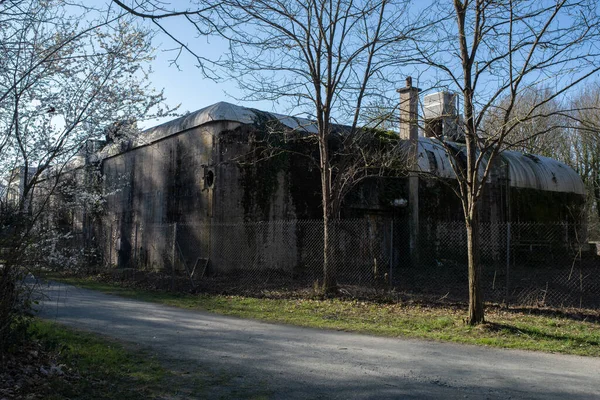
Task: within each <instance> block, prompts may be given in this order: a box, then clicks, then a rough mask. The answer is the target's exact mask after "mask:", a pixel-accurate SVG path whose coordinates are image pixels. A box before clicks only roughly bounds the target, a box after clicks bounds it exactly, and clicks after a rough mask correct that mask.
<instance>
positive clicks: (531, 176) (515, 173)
mask: <svg viewBox="0 0 600 400" xmlns="http://www.w3.org/2000/svg"><path fill="white" fill-rule="evenodd" d="M456 146H461V145H459V144H456ZM418 151H419V159H418V164H419V169H420V170H421V171H424V172H429V173H432V174H435V175H437V176H440V177H442V178H448V179H455V178H456V175H455V173H454V170H453V169H452V165H451V164H450V160H449V159H448V155H447V154H446V151H445V149H444V147H443V145H442V144H441V143H440V142H439V141H438V140H437V139H434V138H425V137H419V149H418ZM500 158H501V159H502V160H503V161H504V162H506V164H507V165H508V175H509V176H508V178H509V182H510V186H512V187H518V188H528V189H538V190H546V191H550V192H566V193H577V194H581V195H585V187H584V185H583V181H582V180H581V177H580V176H579V175H578V174H577V172H575V171H574V170H573V169H572V168H570V167H569V166H567V165H565V164H563V163H561V162H559V161H556V160H554V159H552V158H548V157H543V156H536V155H531V154H523V153H519V152H516V151H503V152H502V153H500ZM481 168H482V169H483V168H485V164H484V165H482V166H481ZM482 172H483V171H482Z"/></svg>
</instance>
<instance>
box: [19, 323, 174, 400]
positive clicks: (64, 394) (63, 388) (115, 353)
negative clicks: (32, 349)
mask: <svg viewBox="0 0 600 400" xmlns="http://www.w3.org/2000/svg"><path fill="white" fill-rule="evenodd" d="M30 332H31V334H32V338H33V339H34V340H37V341H39V342H40V343H41V345H42V348H44V349H45V350H46V351H49V352H50V353H51V354H54V355H55V356H54V357H55V358H56V359H55V361H54V362H53V364H54V365H49V366H45V370H46V371H48V373H49V374H50V375H49V379H47V380H46V381H45V382H44V386H45V387H44V388H43V389H41V388H38V390H40V389H41V390H43V392H44V393H43V396H44V398H48V399H65V398H77V399H131V400H133V399H148V398H160V397H161V396H162V395H163V394H165V393H164V385H163V384H164V382H165V381H166V379H167V378H168V375H169V371H167V370H166V369H165V368H163V367H162V366H161V364H160V363H159V362H158V361H157V360H156V359H155V358H154V357H152V356H149V355H148V354H146V353H145V352H143V351H141V350H136V351H133V350H131V349H126V348H125V347H124V345H123V344H121V343H118V342H116V341H114V340H110V339H106V338H103V337H100V336H98V335H94V334H90V333H86V332H81V331H78V330H74V329H70V328H65V327H63V326H61V325H58V324H55V323H52V322H48V321H44V320H39V319H36V320H34V322H33V323H32V325H31V327H30ZM42 368H44V367H42ZM57 371H58V372H57Z"/></svg>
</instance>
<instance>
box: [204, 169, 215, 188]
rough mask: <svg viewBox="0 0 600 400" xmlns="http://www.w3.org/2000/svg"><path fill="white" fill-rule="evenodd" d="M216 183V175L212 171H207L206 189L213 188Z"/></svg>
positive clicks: (205, 174)
mask: <svg viewBox="0 0 600 400" xmlns="http://www.w3.org/2000/svg"><path fill="white" fill-rule="evenodd" d="M214 183H215V173H214V172H213V171H211V170H206V171H205V173H204V187H207V188H211V187H212V186H213V185H214Z"/></svg>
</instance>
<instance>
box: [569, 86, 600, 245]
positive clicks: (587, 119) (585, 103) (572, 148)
mask: <svg viewBox="0 0 600 400" xmlns="http://www.w3.org/2000/svg"><path fill="white" fill-rule="evenodd" d="M572 108H573V110H572V117H573V119H572V129H571V130H569V136H568V138H567V140H568V144H569V145H568V149H569V157H568V160H567V161H566V162H567V163H568V164H569V165H571V167H573V169H575V170H576V171H577V172H578V173H579V175H580V176H581V178H582V179H583V182H584V184H585V186H586V190H587V192H588V193H587V197H588V202H587V204H588V221H589V222H590V229H591V233H592V234H595V235H597V234H598V224H599V223H600V87H599V86H598V83H597V82H595V83H594V84H592V85H588V86H587V87H586V88H585V89H583V90H581V91H580V92H579V93H577V94H576V95H575V97H574V98H573V100H572Z"/></svg>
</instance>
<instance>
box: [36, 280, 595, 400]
mask: <svg viewBox="0 0 600 400" xmlns="http://www.w3.org/2000/svg"><path fill="white" fill-rule="evenodd" d="M44 291H45V293H46V294H47V295H48V298H47V299H45V300H43V301H42V302H41V305H40V314H41V316H43V317H45V318H49V319H53V320H56V321H57V322H60V323H62V324H66V325H69V326H73V327H77V328H81V329H85V330H89V331H93V332H98V333H101V334H104V335H108V336H112V337H115V338H117V339H120V340H123V341H128V342H132V343H135V344H136V345H140V346H143V347H147V348H150V349H151V350H152V351H153V352H156V354H157V355H159V357H161V358H163V359H164V360H166V361H168V362H171V363H176V364H179V366H180V370H184V372H183V373H184V374H188V373H189V374H191V375H192V376H194V374H197V375H198V376H199V378H198V379H200V381H201V382H200V383H199V386H202V388H200V389H198V391H196V392H194V393H197V394H196V395H197V396H198V397H201V398H253V397H254V398H274V399H331V398H336V399H370V398H373V399H398V398H402V399H427V398H429V399H464V398H470V399H497V398H499V399H600V359H598V358H588V357H576V356H564V355H551V354H542V353H533V352H525V351H509V350H498V349H488V348H482V347H475V346H462V345H455V344H447V343H436V342H427V341H418V340H406V339H390V338H379V337H372V336H366V335H357V334H350V333H345V332H336V331H322V330H316V329H308V328H299V327H294V326H286V325H275V324H268V323H262V322H256V321H250V320H243V319H238V318H231V317H225V316H220V315H215V314H209V313H203V312H198V311H187V310H182V309H177V308H171V307H167V306H162V305H158V304H153V303H146V302H142V301H136V300H130V299H125V298H120V297H116V296H110V295H105V294H102V293H99V292H95V291H90V290H85V289H79V288H74V287H72V286H67V285H63V284H56V283H54V284H50V285H49V286H46V287H45V288H44Z"/></svg>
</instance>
